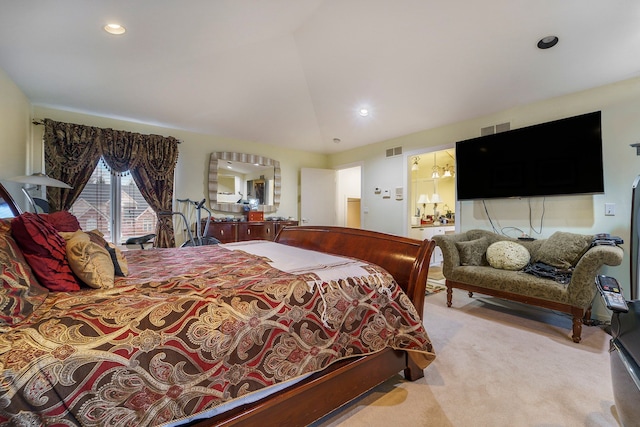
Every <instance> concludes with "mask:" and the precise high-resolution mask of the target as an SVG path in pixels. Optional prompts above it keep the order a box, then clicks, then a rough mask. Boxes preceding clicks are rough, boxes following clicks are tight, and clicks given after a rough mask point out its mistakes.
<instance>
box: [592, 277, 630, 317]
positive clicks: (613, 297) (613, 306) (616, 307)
mask: <svg viewBox="0 0 640 427" xmlns="http://www.w3.org/2000/svg"><path fill="white" fill-rule="evenodd" d="M596 286H597V287H598V290H599V291H600V295H602V299H603V300H604V303H605V305H606V306H607V308H608V309H609V310H611V311H616V312H620V313H626V312H628V311H629V307H627V302H626V301H625V300H624V296H623V295H622V290H621V289H620V285H619V284H618V281H617V280H616V279H615V277H611V276H604V275H602V274H600V275H598V276H596Z"/></svg>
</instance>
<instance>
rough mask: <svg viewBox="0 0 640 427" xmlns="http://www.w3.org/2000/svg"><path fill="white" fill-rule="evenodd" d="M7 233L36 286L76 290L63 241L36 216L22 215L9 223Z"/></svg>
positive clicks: (77, 285) (74, 278) (55, 289)
mask: <svg viewBox="0 0 640 427" xmlns="http://www.w3.org/2000/svg"><path fill="white" fill-rule="evenodd" d="M11 234H12V235H13V238H14V239H15V241H16V243H18V246H20V249H21V250H22V254H23V255H24V257H25V259H26V260H27V262H28V263H29V265H30V266H31V270H33V274H35V276H36V277H37V278H38V281H39V282H40V284H41V285H42V286H44V287H46V288H47V289H49V290H52V291H78V290H80V284H79V281H78V279H77V278H76V276H75V275H74V274H73V271H72V270H71V266H70V265H69V262H68V261H67V253H66V242H65V240H64V239H63V238H62V236H60V235H59V234H58V232H57V230H56V229H55V228H54V227H53V226H52V225H51V224H49V223H48V222H47V221H45V220H44V219H43V218H42V217H40V215H37V214H34V213H31V212H25V213H23V214H21V215H20V216H18V217H16V218H14V219H12V220H11Z"/></svg>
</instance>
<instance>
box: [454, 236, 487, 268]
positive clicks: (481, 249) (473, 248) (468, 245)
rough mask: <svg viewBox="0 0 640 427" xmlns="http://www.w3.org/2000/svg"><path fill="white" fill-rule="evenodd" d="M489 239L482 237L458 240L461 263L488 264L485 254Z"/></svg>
mask: <svg viewBox="0 0 640 427" xmlns="http://www.w3.org/2000/svg"><path fill="white" fill-rule="evenodd" d="M488 247H489V239H487V238H486V237H481V238H479V239H475V240H468V241H461V242H456V248H458V253H459V254H460V264H461V265H487V262H486V257H485V254H486V252H487V248H488Z"/></svg>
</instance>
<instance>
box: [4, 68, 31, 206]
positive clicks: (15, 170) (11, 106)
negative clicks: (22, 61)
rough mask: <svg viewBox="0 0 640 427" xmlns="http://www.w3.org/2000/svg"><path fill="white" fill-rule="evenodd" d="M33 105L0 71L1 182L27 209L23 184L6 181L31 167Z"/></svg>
mask: <svg viewBox="0 0 640 427" xmlns="http://www.w3.org/2000/svg"><path fill="white" fill-rule="evenodd" d="M29 112H30V103H29V100H28V99H27V97H26V96H24V94H23V93H22V91H20V89H18V87H17V86H16V85H15V84H14V83H13V81H12V80H11V79H10V78H9V76H7V74H6V73H5V72H4V71H3V70H2V69H0V181H2V184H3V185H4V186H5V187H6V188H7V190H8V191H9V192H10V193H11V194H12V195H13V197H14V198H15V199H16V202H17V203H19V204H20V205H22V207H23V208H24V206H25V205H24V202H25V200H24V198H23V197H22V194H21V193H20V185H18V184H15V183H12V182H9V181H7V180H6V179H7V178H11V177H13V176H16V175H23V174H24V173H25V168H26V167H27V164H28V157H27V141H28V140H29V137H30V130H31V125H30V123H29Z"/></svg>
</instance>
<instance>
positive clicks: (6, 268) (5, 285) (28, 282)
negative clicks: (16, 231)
mask: <svg viewBox="0 0 640 427" xmlns="http://www.w3.org/2000/svg"><path fill="white" fill-rule="evenodd" d="M48 294H49V291H48V290H47V289H46V288H43V287H42V286H40V284H39V283H38V281H37V279H36V278H35V276H34V275H33V272H32V271H31V267H29V264H28V263H27V261H26V260H25V259H24V257H23V256H22V252H20V248H19V247H18V244H17V243H16V242H15V240H14V239H13V238H12V237H11V226H10V222H9V221H8V220H2V219H0V326H13V325H17V324H18V323H20V322H22V321H23V320H24V319H26V318H27V317H28V316H29V315H31V313H33V311H34V310H35V309H36V308H38V307H39V306H40V304H42V302H43V301H44V300H45V298H46V297H47V295H48Z"/></svg>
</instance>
